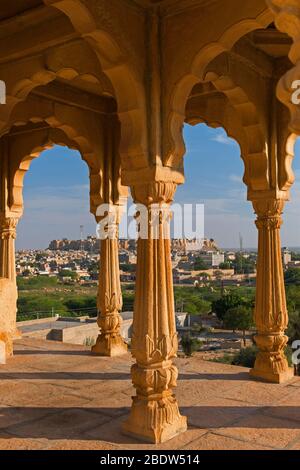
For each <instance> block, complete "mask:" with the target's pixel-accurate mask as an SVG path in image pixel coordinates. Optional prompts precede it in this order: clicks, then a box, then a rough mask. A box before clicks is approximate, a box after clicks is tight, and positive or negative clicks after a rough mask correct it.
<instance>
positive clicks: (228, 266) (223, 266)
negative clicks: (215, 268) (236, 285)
mask: <svg viewBox="0 0 300 470" xmlns="http://www.w3.org/2000/svg"><path fill="white" fill-rule="evenodd" d="M219 269H231V264H230V262H229V261H225V262H224V263H221V264H220V265H219Z"/></svg>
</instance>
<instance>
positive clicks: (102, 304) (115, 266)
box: [92, 205, 127, 356]
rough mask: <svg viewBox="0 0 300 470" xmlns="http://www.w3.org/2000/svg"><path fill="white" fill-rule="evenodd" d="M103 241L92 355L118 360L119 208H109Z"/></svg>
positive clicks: (121, 346)
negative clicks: (96, 336) (98, 330)
mask: <svg viewBox="0 0 300 470" xmlns="http://www.w3.org/2000/svg"><path fill="white" fill-rule="evenodd" d="M109 207H110V209H109V214H108V222H107V224H106V226H105V231H106V235H107V236H106V238H105V239H101V240H100V271H99V288H98V311H99V315H98V325H99V328H100V334H99V336H98V338H97V341H96V344H95V346H93V347H92V353H93V354H95V355H98V356H120V355H122V354H125V353H126V352H127V344H126V343H125V341H124V339H123V338H122V336H121V324H122V317H121V315H120V312H121V310H122V305H123V301H122V291H121V283H120V269H119V240H118V227H119V220H120V206H112V205H110V206H109Z"/></svg>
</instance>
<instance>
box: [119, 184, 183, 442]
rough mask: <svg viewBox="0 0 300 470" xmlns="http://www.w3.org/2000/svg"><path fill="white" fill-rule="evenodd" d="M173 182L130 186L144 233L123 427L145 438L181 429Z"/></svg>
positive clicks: (159, 439)
mask: <svg viewBox="0 0 300 470" xmlns="http://www.w3.org/2000/svg"><path fill="white" fill-rule="evenodd" d="M175 190H176V185H175V184H173V183H152V184H150V185H145V186H135V187H134V188H132V193H133V197H134V200H135V202H137V203H139V204H144V207H146V214H147V219H148V220H147V224H148V230H147V232H148V238H141V237H140V238H139V239H138V252H137V280H136V294H135V305H134V319H133V337H132V354H133V356H134V358H135V359H136V364H134V365H133V367H132V381H133V384H134V387H135V388H136V393H137V394H136V396H135V397H134V398H133V404H132V409H131V414H130V417H129V419H128V421H127V422H126V423H125V426H124V431H125V432H126V433H129V434H131V435H134V436H138V437H139V438H143V439H145V440H147V441H150V442H155V443H158V442H163V441H166V440H168V439H170V438H172V437H174V436H175V435H177V434H178V433H180V432H182V431H185V430H186V418H184V417H182V416H181V415H180V412H179V409H178V404H177V400H176V397H175V395H174V394H173V391H172V389H173V387H175V386H176V380H177V375H178V372H177V369H176V367H175V366H174V365H173V363H172V359H173V358H174V357H175V356H176V352H177V347H178V342H177V333H176V324H175V314H174V297H173V281H172V263H171V249H170V234H169V223H170V221H169V218H170V212H169V205H170V202H171V201H172V199H173V195H174V193H175Z"/></svg>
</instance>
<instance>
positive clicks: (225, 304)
mask: <svg viewBox="0 0 300 470" xmlns="http://www.w3.org/2000/svg"><path fill="white" fill-rule="evenodd" d="M240 305H245V299H243V297H241V296H240V295H239V294H237V293H235V292H229V293H228V294H226V295H223V296H222V297H220V298H219V299H216V300H214V301H213V302H212V311H213V312H214V313H216V315H217V317H218V319H219V320H221V321H223V320H224V317H225V314H226V312H227V310H229V309H231V308H234V307H238V306H240Z"/></svg>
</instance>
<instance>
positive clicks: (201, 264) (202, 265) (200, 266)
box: [194, 258, 209, 271]
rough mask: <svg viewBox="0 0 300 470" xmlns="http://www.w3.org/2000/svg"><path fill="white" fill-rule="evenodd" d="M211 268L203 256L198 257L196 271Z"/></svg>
mask: <svg viewBox="0 0 300 470" xmlns="http://www.w3.org/2000/svg"><path fill="white" fill-rule="evenodd" d="M207 269H209V267H208V266H207V264H206V263H205V261H203V259H202V258H196V260H195V263H194V270H195V271H202V270H203V271H206V270H207Z"/></svg>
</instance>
